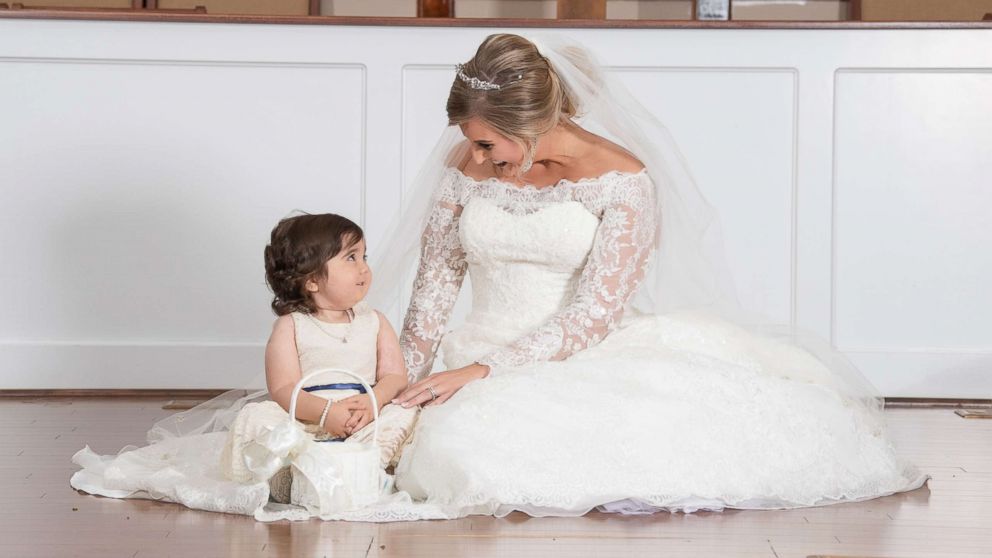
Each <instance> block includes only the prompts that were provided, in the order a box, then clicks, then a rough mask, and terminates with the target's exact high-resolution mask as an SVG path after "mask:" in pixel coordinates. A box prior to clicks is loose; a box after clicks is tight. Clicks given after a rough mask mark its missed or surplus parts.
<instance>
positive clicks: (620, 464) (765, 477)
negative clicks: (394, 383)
mask: <svg viewBox="0 0 992 558" xmlns="http://www.w3.org/2000/svg"><path fill="white" fill-rule="evenodd" d="M652 188H653V185H652V183H651V179H650V177H649V176H648V174H647V173H646V172H643V171H642V172H640V173H623V172H610V173H607V174H605V175H603V176H601V177H598V178H593V179H583V180H580V181H577V182H572V181H562V182H559V183H558V184H556V185H553V186H550V187H545V188H535V187H531V186H526V187H517V186H514V185H512V184H508V183H505V182H501V181H499V180H498V179H486V180H481V181H480V180H475V179H472V178H469V177H467V176H465V175H464V174H462V173H461V172H460V171H458V170H456V169H453V168H449V169H447V170H446V171H445V172H444V174H443V177H442V184H441V189H440V192H441V193H440V196H439V201H438V203H436V205H435V207H434V209H433V210H432V214H431V216H430V219H429V221H428V226H427V229H426V231H425V233H424V238H423V249H422V254H421V262H420V268H419V271H418V275H417V281H416V284H415V286H414V293H413V299H412V302H411V306H410V310H409V313H408V315H407V319H406V320H405V325H404V330H403V332H402V334H401V342H402V343H403V345H404V349H405V351H406V357H407V364H408V367H409V369H410V371H411V374H412V375H414V376H415V377H416V376H418V375H422V374H423V373H424V371H426V370H429V369H430V367H431V365H432V360H433V356H434V353H435V351H436V349H438V348H440V350H441V352H442V354H443V359H444V365H445V367H446V368H448V369H453V368H458V367H461V366H465V365H468V364H471V363H473V362H481V363H485V364H488V365H490V367H491V372H490V375H489V377H488V378H486V379H483V380H479V381H475V382H472V383H470V384H468V385H467V386H465V387H464V388H462V389H461V390H460V391H459V392H458V393H456V394H455V395H454V396H453V397H452V398H451V399H450V400H449V401H447V402H446V403H445V404H443V405H439V406H431V407H426V408H425V409H424V410H423V412H422V413H421V418H420V420H419V422H418V424H417V426H416V427H415V430H414V434H413V437H412V440H411V442H410V443H409V444H408V445H407V447H406V448H405V450H404V452H403V456H402V459H401V461H400V463H399V465H398V467H397V470H396V486H397V488H398V489H399V490H401V491H404V492H405V493H407V494H409V497H410V498H404V500H405V501H406V502H409V501H410V499H411V498H412V500H413V501H419V502H423V503H424V504H425V505H428V507H429V509H430V510H431V513H440V514H441V515H443V516H446V517H456V516H462V515H468V514H495V515H505V514H507V513H509V512H511V511H514V510H521V511H524V512H527V513H528V514H531V515H536V516H540V515H580V514H584V513H586V512H587V511H589V510H591V509H593V508H596V507H600V508H601V509H604V510H607V511H619V512H625V513H638V512H650V511H657V510H659V509H666V510H671V511H675V510H681V511H686V512H691V511H695V510H699V509H710V510H719V509H723V508H726V507H731V508H747V509H773V508H794V507H802V506H815V505H825V504H832V503H837V502H845V501H857V500H864V499H869V498H875V497H879V496H883V495H888V494H892V493H895V492H900V491H906V490H911V489H914V488H917V487H919V486H921V485H922V484H923V483H924V482H925V481H926V480H927V478H928V476H927V475H924V474H922V473H920V472H919V471H918V470H917V469H916V468H915V467H914V466H913V465H912V464H910V463H907V462H906V461H904V460H903V459H902V458H901V457H899V456H898V455H897V453H896V451H895V449H894V448H893V446H892V445H891V443H890V442H889V440H888V439H887V438H886V435H885V429H884V424H883V423H882V422H880V419H878V418H876V417H877V415H873V414H871V413H870V412H868V411H866V410H865V407H864V406H863V405H861V404H859V403H857V402H855V401H852V400H851V399H850V398H848V397H847V396H846V395H844V393H845V389H844V385H843V381H842V380H841V379H840V378H839V377H838V376H837V375H836V374H834V373H832V372H831V370H830V369H828V368H827V367H826V366H825V365H824V364H823V363H822V362H821V361H819V360H817V359H816V358H814V357H813V356H812V355H811V354H810V353H808V352H806V351H804V350H802V349H799V348H798V347H796V346H795V345H787V344H784V343H780V342H777V341H774V340H772V339H770V338H764V337H759V336H757V335H756V334H753V333H750V332H748V331H745V330H744V329H741V328H739V327H737V326H735V325H733V324H731V323H729V322H726V321H723V320H719V319H716V318H712V317H707V316H706V315H704V314H700V313H682V314H670V315H662V316H633V315H631V314H630V313H629V312H628V313H626V314H625V313H624V301H625V300H627V299H628V298H629V295H630V293H631V292H632V291H633V290H634V289H635V287H636V284H637V281H638V280H639V278H640V276H641V270H642V269H643V267H644V265H645V261H646V259H647V258H648V252H649V248H648V247H649V245H650V238H651V237H650V235H651V234H652V233H653V231H654V230H655V223H654V222H653V219H652V218H651V215H652V212H651V211H650V208H649V206H648V201H647V200H649V199H650V195H649V193H650V191H651V189H652ZM466 271H467V272H468V273H469V274H470V277H471V281H472V293H473V299H472V309H471V313H470V315H469V316H468V318H467V320H466V323H465V324H464V325H461V326H460V327H459V328H457V329H455V330H454V331H451V332H448V333H446V334H444V330H445V324H446V321H447V318H448V314H449V313H450V311H451V308H452V306H453V305H454V302H455V299H456V297H457V293H458V291H459V289H460V284H461V282H462V279H463V277H464V274H465V273H466ZM411 505H412V504H411ZM413 509H414V508H408V510H409V511H413ZM425 509H428V508H425ZM392 514H393V515H392V518H394V519H401V518H406V517H404V509H403V506H402V505H399V506H396V507H394V508H393V510H392ZM390 515H391V514H390V513H388V512H386V510H380V515H379V516H378V517H379V518H380V519H385V518H388V517H389V516H390Z"/></svg>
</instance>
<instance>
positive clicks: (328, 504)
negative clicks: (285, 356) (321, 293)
mask: <svg viewBox="0 0 992 558" xmlns="http://www.w3.org/2000/svg"><path fill="white" fill-rule="evenodd" d="M327 372H338V373H340V374H346V375H348V376H351V377H352V378H354V379H355V380H357V381H358V382H360V383H361V384H362V386H363V387H364V388H365V393H367V394H368V396H369V398H370V399H371V400H372V412H373V417H374V420H373V422H372V424H373V433H372V441H371V442H365V443H363V442H347V443H344V442H318V441H316V440H314V439H312V438H311V437H310V436H308V435H307V434H306V432H305V431H304V429H303V425H302V424H301V423H300V422H298V421H297V420H296V418H295V417H296V400H297V398H298V397H299V395H300V390H301V389H302V388H303V385H304V383H305V382H306V381H307V380H309V379H311V378H313V377H314V376H317V375H320V374H325V373H327ZM280 429H281V430H283V432H284V433H285V434H286V439H287V440H290V439H291V440H293V441H292V442H289V443H290V445H292V446H293V449H294V450H295V451H292V452H291V454H295V455H293V457H292V458H291V460H290V463H291V464H292V465H293V466H294V467H296V469H297V470H298V471H299V472H300V473H302V474H303V476H305V477H306V479H307V481H309V482H308V483H306V484H307V485H306V486H300V487H295V486H294V490H293V492H294V495H296V494H298V495H299V496H298V497H297V498H296V500H297V501H295V502H294V503H295V504H298V505H301V506H304V507H306V508H307V510H308V511H309V512H310V514H311V515H319V516H328V515H332V514H336V513H340V512H345V511H352V510H357V509H360V508H363V507H365V506H368V505H371V504H374V503H375V502H376V501H378V500H379V497H380V495H381V494H382V493H383V491H384V490H387V489H388V487H387V485H388V476H387V475H386V474H385V471H383V470H382V467H381V465H380V463H379V453H380V450H379V443H378V442H379V405H378V401H377V400H376V398H375V392H373V391H372V386H370V385H369V384H368V383H367V382H366V381H365V380H363V379H362V378H361V377H360V376H359V375H357V374H355V373H353V372H351V371H348V370H343V369H341V368H322V369H320V370H317V371H315V372H311V373H310V374H307V375H306V376H304V377H303V378H302V379H301V380H300V381H299V382H298V383H297V384H296V387H294V388H293V396H292V399H291V401H290V404H289V421H288V424H287V425H285V426H284V427H283V428H280ZM290 430H291V431H290ZM273 434H275V431H273ZM277 437H278V436H277ZM284 447H285V446H284ZM287 457H289V455H287ZM296 478H299V476H297V477H296Z"/></svg>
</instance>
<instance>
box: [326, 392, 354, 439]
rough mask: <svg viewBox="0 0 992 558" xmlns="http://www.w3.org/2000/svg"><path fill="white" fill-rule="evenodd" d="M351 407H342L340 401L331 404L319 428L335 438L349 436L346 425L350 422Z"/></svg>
mask: <svg viewBox="0 0 992 558" xmlns="http://www.w3.org/2000/svg"><path fill="white" fill-rule="evenodd" d="M351 417H352V409H351V405H343V404H342V401H335V402H334V403H331V408H330V409H328V411H327V418H325V419H324V424H322V425H321V428H323V429H324V432H327V433H328V434H330V435H331V436H334V437H335V438H347V437H348V436H350V435H351V433H350V432H348V429H347V426H346V425H347V423H348V421H349V420H351Z"/></svg>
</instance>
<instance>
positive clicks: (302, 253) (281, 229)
mask: <svg viewBox="0 0 992 558" xmlns="http://www.w3.org/2000/svg"><path fill="white" fill-rule="evenodd" d="M363 238H365V233H364V232H362V228H361V227H359V226H358V225H356V224H355V223H354V222H352V221H351V220H350V219H347V218H345V217H342V216H340V215H335V214H333V213H323V214H319V215H310V214H303V215H296V216H293V217H287V218H285V219H283V220H282V221H279V224H278V225H276V226H275V228H274V229H272V237H271V239H270V241H269V244H268V246H266V247H265V283H266V284H267V285H268V286H269V289H271V290H272V294H273V295H274V296H273V298H272V311H273V312H275V313H276V315H278V316H283V315H286V314H289V313H290V312H303V313H305V314H312V313H314V312H316V311H317V308H316V306H315V305H314V303H313V298H312V297H311V295H310V293H308V292H307V290H306V282H307V280H309V279H314V280H322V279H326V278H327V275H326V268H325V265H324V264H326V263H327V260H329V259H331V258H333V257H334V256H336V255H338V254H340V253H341V251H342V250H344V249H346V248H350V247H352V246H354V245H355V244H356V243H358V242H359V241H360V240H362V239H363Z"/></svg>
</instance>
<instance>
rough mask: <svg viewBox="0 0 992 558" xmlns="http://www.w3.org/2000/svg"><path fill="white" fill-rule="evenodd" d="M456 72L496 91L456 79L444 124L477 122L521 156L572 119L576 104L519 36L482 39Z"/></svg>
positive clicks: (498, 36)
mask: <svg viewBox="0 0 992 558" xmlns="http://www.w3.org/2000/svg"><path fill="white" fill-rule="evenodd" d="M461 70H462V72H464V74H465V75H466V76H468V77H470V78H476V79H478V80H481V81H487V82H490V83H494V84H496V85H498V86H499V89H478V88H473V87H472V85H471V84H470V83H469V82H466V81H465V80H463V79H462V78H461V77H459V76H458V75H456V76H455V81H454V83H452V84H451V92H450V93H449V94H448V105H447V111H448V124H449V125H452V126H455V125H459V124H462V123H464V122H467V121H469V120H471V119H472V118H479V119H481V120H482V121H483V122H485V123H486V125H487V126H490V127H491V128H493V129H495V130H497V131H498V132H499V133H501V134H503V135H504V136H506V137H508V138H510V139H511V140H513V141H515V142H517V143H518V144H520V146H521V147H522V148H523V149H524V152H526V151H527V144H528V143H530V142H532V141H534V140H535V139H537V138H538V137H540V136H542V135H544V134H546V133H548V132H550V131H551V130H552V129H554V127H555V126H556V125H557V124H558V123H559V122H560V121H562V120H567V119H570V118H572V117H573V116H575V113H576V108H575V105H574V103H573V102H572V100H571V99H570V98H569V96H568V92H567V91H566V90H565V86H564V84H563V83H562V81H561V79H560V78H559V77H558V74H556V73H555V71H554V70H553V69H552V68H551V66H550V64H549V63H548V61H547V60H546V59H545V58H544V57H543V56H541V53H540V52H538V50H537V47H536V46H534V43H532V42H530V41H528V40H527V39H525V38H523V37H521V36H519V35H510V34H499V35H490V36H488V37H486V40H485V41H483V42H482V44H481V45H479V50H477V51H476V53H475V56H474V57H472V59H471V60H469V61H468V62H466V63H465V64H464V65H463V66H462V68H461Z"/></svg>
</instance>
